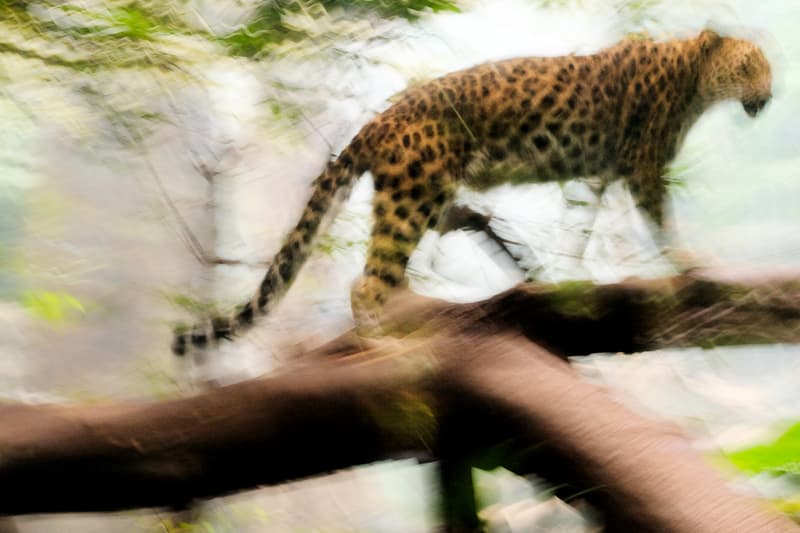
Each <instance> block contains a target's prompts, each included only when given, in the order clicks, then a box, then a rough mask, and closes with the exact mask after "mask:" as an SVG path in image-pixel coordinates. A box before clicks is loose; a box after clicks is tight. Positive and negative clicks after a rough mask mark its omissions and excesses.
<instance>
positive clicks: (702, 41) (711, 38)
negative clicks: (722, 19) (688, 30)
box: [697, 30, 722, 56]
mask: <svg viewBox="0 0 800 533" xmlns="http://www.w3.org/2000/svg"><path fill="white" fill-rule="evenodd" d="M697 42H698V43H699V45H700V53H702V54H703V55H704V56H707V55H708V54H709V53H710V52H711V51H712V50H714V49H715V48H717V47H718V46H719V45H720V44H722V37H720V35H719V33H717V32H715V31H714V30H703V32H702V33H701V34H700V36H699V37H697Z"/></svg>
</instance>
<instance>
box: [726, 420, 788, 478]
mask: <svg viewBox="0 0 800 533" xmlns="http://www.w3.org/2000/svg"><path fill="white" fill-rule="evenodd" d="M728 459H729V460H730V461H731V462H732V463H733V464H734V465H735V466H736V467H737V468H739V469H740V470H743V471H745V472H751V473H759V472H770V473H774V474H792V475H794V476H797V475H800V422H798V423H796V424H794V425H793V426H791V427H790V428H789V429H787V430H786V431H785V432H784V433H783V434H782V435H781V436H780V437H778V438H777V439H775V440H774V441H773V442H771V443H769V444H762V445H758V446H753V447H752V448H747V449H746V450H740V451H738V452H734V453H730V454H728Z"/></svg>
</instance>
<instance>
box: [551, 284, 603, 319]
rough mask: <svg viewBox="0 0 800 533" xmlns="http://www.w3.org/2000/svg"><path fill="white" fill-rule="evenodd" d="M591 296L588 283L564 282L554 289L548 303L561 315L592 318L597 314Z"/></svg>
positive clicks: (594, 302)
mask: <svg viewBox="0 0 800 533" xmlns="http://www.w3.org/2000/svg"><path fill="white" fill-rule="evenodd" d="M593 294H594V291H593V287H592V284H591V283H590V282H588V281H566V282H563V283H559V284H558V285H556V286H555V287H554V290H553V292H552V294H551V299H550V301H551V305H552V306H553V309H554V310H555V311H557V312H558V313H561V314H562V315H565V316H572V317H587V318H592V317H596V316H597V313H598V312H599V309H598V307H597V304H598V302H596V301H595V300H594V299H593V298H592V295H593Z"/></svg>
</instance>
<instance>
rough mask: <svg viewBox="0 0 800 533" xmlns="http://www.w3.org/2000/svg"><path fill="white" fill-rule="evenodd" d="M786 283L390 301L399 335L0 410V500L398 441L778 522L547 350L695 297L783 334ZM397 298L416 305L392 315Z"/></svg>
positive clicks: (633, 496)
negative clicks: (178, 394)
mask: <svg viewBox="0 0 800 533" xmlns="http://www.w3.org/2000/svg"><path fill="white" fill-rule="evenodd" d="M743 287H747V288H748V289H751V290H750V291H749V292H747V293H746V294H744V295H743V293H742V292H740V291H743V290H744V289H743ZM797 288H798V284H797V283H796V282H791V281H789V280H784V279H778V278H774V279H772V280H769V281H760V282H758V283H749V284H744V283H743V282H735V283H731V282H728V281H721V280H719V279H717V280H715V281H709V280H708V279H697V278H692V277H686V276H681V277H678V278H673V279H670V280H658V281H647V282H642V281H637V282H625V283H621V284H617V285H610V286H605V287H597V288H594V289H591V288H581V290H577V291H576V290H575V287H574V286H568V287H566V288H564V287H562V288H561V289H558V288H549V289H548V288H544V287H532V286H527V287H520V288H518V289H516V290H512V291H509V292H507V293H505V294H503V295H500V296H498V297H496V298H493V299H491V300H489V301H487V302H481V303H477V304H471V305H462V306H456V305H449V304H443V303H441V302H439V303H435V302H431V301H430V300H426V301H425V302H424V304H420V301H419V300H417V301H415V302H410V303H409V302H407V301H406V302H405V307H404V306H402V305H398V306H397V309H396V310H395V313H394V315H393V316H391V317H389V318H390V320H395V321H396V323H397V324H398V325H402V326H403V327H405V328H406V329H408V330H414V327H415V326H414V324H416V323H418V322H419V321H420V320H423V321H425V326H424V327H423V328H421V329H416V330H414V331H413V332H412V333H410V334H408V335H406V336H405V337H404V338H402V339H393V340H392V339H390V340H386V341H382V342H375V341H371V342H370V347H369V349H368V350H364V345H363V343H362V344H357V343H353V342H350V340H352V339H347V338H342V339H339V340H338V341H337V342H334V343H332V344H329V345H327V346H324V347H322V348H320V349H318V350H316V351H313V352H311V353H309V354H308V355H307V357H306V358H302V359H300V360H298V361H296V362H295V363H294V364H293V365H292V368H287V369H285V370H284V371H283V372H281V373H279V374H277V375H272V376H269V377H266V378H262V379H257V380H252V381H248V382H244V383H239V384H236V385H231V386H228V387H224V388H221V389H216V390H213V391H209V392H206V393H204V394H200V395H197V396H194V397H190V398H180V399H176V400H172V401H164V402H159V403H146V402H143V403H135V402H129V403H120V404H110V405H86V406H83V405H76V406H20V405H5V406H2V407H0V487H2V491H3V493H4V497H3V498H0V514H23V513H41V512H62V511H89V510H93V511H98V510H113V509H124V508H133V507H152V506H170V507H183V506H186V505H188V504H189V503H190V502H191V500H193V499H196V498H207V497H211V496H218V495H223V494H227V493H231V492H234V491H239V490H245V489H248V488H254V487H257V486H259V485H263V484H272V483H279V482H283V481H287V480H291V479H297V478H301V477H306V476H312V475H318V474H322V473H325V472H329V471H332V470H336V469H339V468H345V467H348V466H351V465H358V464H365V463H369V462H372V461H375V460H379V459H385V458H391V457H396V456H398V455H402V456H408V455H409V454H413V455H417V456H418V457H424V458H431V457H432V458H436V459H440V460H441V463H440V464H441V465H443V476H442V479H443V481H444V482H446V483H450V484H455V485H459V484H460V485H461V486H462V488H463V487H464V486H468V477H467V478H465V477H464V473H465V472H466V470H465V467H468V466H471V465H476V466H485V467H490V466H497V465H503V466H507V467H508V468H511V469H512V470H514V471H517V472H521V473H528V472H537V473H539V474H541V475H544V476H545V477H546V478H548V479H549V480H550V481H552V482H554V483H556V484H557V485H559V486H560V487H561V488H560V489H559V490H560V492H561V495H562V496H563V497H565V498H566V499H569V497H570V496H574V495H576V494H578V493H581V494H582V496H581V497H582V498H584V499H586V500H589V501H590V502H592V503H593V504H595V505H596V506H597V507H598V508H599V509H601V510H602V511H603V512H604V513H605V514H606V517H607V519H608V523H609V524H610V525H611V528H612V529H613V527H616V528H617V529H618V530H620V531H628V530H636V531H647V530H653V531H686V532H692V533H696V532H704V531H729V532H736V531H742V532H744V531H747V532H750V531H759V532H762V531H796V530H797V529H796V528H794V526H793V525H792V524H791V522H789V521H788V520H787V519H785V518H784V517H781V516H779V515H776V514H773V513H771V512H768V511H765V510H764V509H763V508H762V507H761V506H760V505H759V504H758V503H757V502H756V501H754V500H752V499H750V498H747V497H744V496H743V495H741V494H739V493H737V492H734V491H732V490H730V489H728V488H727V487H726V483H725V480H724V479H723V478H722V477H721V476H720V475H719V474H718V473H717V472H715V471H714V470H712V469H711V468H710V467H709V466H708V465H707V464H706V463H705V462H704V461H703V459H702V457H701V456H700V455H699V454H698V453H696V452H695V451H694V450H693V449H692V448H691V446H690V444H689V442H688V440H687V439H686V438H685V437H683V436H682V435H681V434H680V431H679V430H678V429H676V428H675V427H673V426H671V425H669V424H665V423H661V422H657V421H652V420H647V419H644V418H641V417H639V416H638V415H636V414H635V413H633V412H631V411H630V410H628V409H627V408H625V407H623V406H622V405H620V404H618V403H617V402H616V401H615V400H614V399H613V398H611V396H610V395H609V394H608V393H607V392H606V391H605V390H604V389H603V388H601V387H598V386H596V385H592V384H588V383H585V382H583V381H581V380H580V378H579V377H578V376H577V375H576V374H575V373H574V372H573V371H572V370H571V369H570V367H569V365H567V364H566V363H565V362H564V361H563V359H561V358H560V357H558V356H563V355H566V354H573V353H580V352H581V351H582V350H584V349H585V348H589V347H592V346H595V347H599V350H592V351H600V350H603V351H605V350H608V351H622V350H624V349H631V348H633V349H639V348H641V347H645V346H651V345H656V344H657V343H658V341H659V339H662V338H665V334H664V333H663V331H664V328H665V327H666V325H670V326H671V325H672V324H674V323H675V321H674V320H673V319H675V318H676V317H683V316H686V317H687V318H686V320H687V321H689V322H687V323H691V324H693V325H695V326H696V325H697V324H698V323H700V322H702V321H703V319H698V318H697V313H698V312H699V310H700V309H702V308H706V307H709V306H712V307H713V306H715V305H722V306H730V307H731V308H733V310H732V311H730V312H728V313H727V314H725V315H723V316H720V313H712V314H714V315H715V316H716V318H717V322H716V325H714V326H713V328H712V326H711V324H710V322H709V326H708V327H709V328H712V329H714V328H716V329H717V330H719V331H724V329H725V328H726V327H728V326H727V325H726V324H728V322H727V321H729V320H732V322H730V323H731V324H740V319H741V318H743V317H745V316H749V317H750V319H751V320H752V319H754V318H756V319H758V320H759V321H761V322H764V323H767V322H769V321H770V320H773V319H775V317H776V316H780V317H781V321H782V324H781V326H780V327H777V326H776V327H775V328H774V331H775V332H777V333H778V334H781V335H784V337H781V339H782V340H785V339H792V338H793V339H796V335H797V331H798V327H797V324H798V321H799V320H800V315H798V313H797V312H796V305H797V300H796V299H792V298H789V297H788V295H790V294H795V293H792V292H791V291H796V290H797ZM779 289H780V290H779ZM756 293H758V294H759V297H758V298H756V297H754V296H753V295H754V294H756ZM770 295H772V296H770ZM778 295H781V296H780V297H779V296H778ZM576 302H582V303H583V305H584V306H583V307H581V306H577V307H576V305H575V304H576ZM415 305H416V306H417V309H419V305H423V307H424V309H426V311H425V312H415V313H412V314H410V315H409V314H406V313H407V311H408V310H409V309H410V308H411V309H413V308H414V306H415ZM401 307H404V310H402V309H400V308H401ZM401 316H405V317H406V321H405V323H403V321H401V320H400V317H401ZM409 316H411V317H413V318H414V320H413V321H411V322H410V321H409V320H408V317H409ZM659 316H660V317H662V318H661V319H656V318H653V317H659ZM734 316H737V317H738V318H736V319H735V320H733V319H732V318H731V317H734ZM664 317H666V318H664ZM688 317H692V318H691V319H690V318H688ZM662 320H663V321H668V320H671V322H661V321H662ZM720 321H721V322H722V324H720ZM412 322H413V323H412ZM417 325H418V324H417ZM519 330H522V331H524V334H525V336H527V337H528V339H531V338H535V339H537V340H539V341H540V343H541V344H534V343H531V342H530V341H529V340H528V339H525V338H523V337H522V336H520V335H519V334H518V333H517V331H519ZM579 332H580V333H582V335H581V337H580V338H579V339H576V338H575V337H577V336H578V333H579ZM693 335H694V334H692V335H689V336H687V335H685V336H683V337H682V338H681V342H683V341H685V340H686V339H689V338H693ZM736 338H739V337H736V336H734V335H727V336H725V339H732V340H735V339H736ZM359 342H362V341H359ZM542 346H548V347H549V348H550V350H555V351H557V353H558V356H556V355H554V354H553V353H551V352H550V351H548V349H545V348H543V347H542ZM323 355H324V356H326V357H321V356H323ZM465 484H466V485H465ZM445 488H446V489H448V487H447V486H446V487H445ZM448 490H449V489H448ZM460 494H461V495H460V496H459V497H461V498H466V499H467V500H469V498H471V497H472V496H471V493H470V491H463V490H461V491H460ZM446 501H447V498H446ZM457 503H458V502H457V501H456V502H454V501H453V500H450V504H451V505H449V507H448V506H446V509H449V511H448V514H449V516H447V519H448V521H449V523H450V524H451V527H453V528H454V529H455V526H453V524H459V523H461V524H471V525H470V527H472V526H475V522H474V520H473V521H472V522H471V521H470V518H469V516H467V517H466V518H464V519H463V520H459V512H460V511H459V509H461V508H463V509H466V510H467V514H468V513H470V512H473V513H474V509H472V508H471V507H470V505H469V504H470V503H471V502H469V501H467V502H466V503H467V504H466V505H463V506H459V505H457ZM473 505H474V503H473ZM461 518H463V516H462V517H461ZM462 530H463V529H462Z"/></svg>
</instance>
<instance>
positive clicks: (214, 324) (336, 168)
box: [172, 137, 366, 355]
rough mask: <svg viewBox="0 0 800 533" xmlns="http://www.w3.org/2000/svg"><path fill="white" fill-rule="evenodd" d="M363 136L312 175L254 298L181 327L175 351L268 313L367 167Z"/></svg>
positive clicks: (238, 329) (199, 345)
mask: <svg viewBox="0 0 800 533" xmlns="http://www.w3.org/2000/svg"><path fill="white" fill-rule="evenodd" d="M358 144H359V140H358V137H356V139H354V140H353V141H352V142H351V143H350V144H349V145H348V146H347V148H345V149H344V150H343V151H342V153H341V154H340V155H339V157H337V158H336V159H335V160H333V161H331V162H330V163H328V165H327V166H326V167H325V170H324V171H323V172H322V174H320V175H319V177H317V179H316V180H314V183H313V185H312V193H311V198H310V199H309V201H308V203H307V204H306V207H305V210H304V211H303V214H302V216H301V217H300V221H299V222H298V223H297V226H295V228H294V230H293V231H292V232H291V233H289V235H288V237H287V238H286V240H285V242H284V243H283V246H281V249H280V251H279V252H278V254H277V255H276V256H275V258H274V260H273V261H272V264H271V265H270V267H269V269H268V270H267V273H266V275H265V276H264V279H263V280H262V281H261V285H260V286H259V288H258V290H257V291H256V293H255V294H254V295H253V296H252V298H250V301H248V302H247V303H245V304H243V305H241V306H239V308H238V309H237V311H236V312H235V313H233V314H232V315H231V316H216V317H212V318H210V319H208V320H206V321H204V322H203V323H199V324H197V325H195V326H194V327H192V328H185V327H183V328H180V327H179V328H177V329H176V330H175V335H174V337H173V341H172V352H173V353H174V354H175V355H183V354H185V353H186V352H187V350H188V349H189V348H190V347H192V348H195V349H204V348H206V347H208V346H209V345H211V344H214V343H216V342H218V341H219V339H231V338H232V337H234V336H235V335H237V334H239V333H242V332H243V331H246V330H247V329H249V328H250V327H251V326H252V325H253V323H254V322H255V320H256V318H257V317H258V316H260V315H266V314H267V313H269V311H270V310H271V309H272V308H273V307H274V306H275V305H276V304H277V303H278V301H279V300H280V299H281V297H282V296H283V295H284V294H285V292H286V291H287V290H288V289H289V287H290V286H291V284H292V282H293V281H294V278H295V277H296V276H297V273H298V272H299V270H300V267H302V266H303V263H304V262H305V260H306V259H307V258H308V256H309V254H310V252H311V249H312V246H313V242H314V238H315V237H316V236H317V235H318V234H319V233H320V232H321V231H322V229H323V226H324V225H326V223H329V222H330V221H331V220H332V219H333V215H334V214H335V213H336V212H337V211H338V208H339V207H341V205H342V204H343V203H344V201H345V200H346V199H347V197H348V196H349V195H350V191H351V190H352V188H353V182H354V181H355V179H356V178H357V177H358V176H359V175H360V174H361V173H363V172H364V171H365V170H366V169H364V168H361V167H360V165H359V164H358V161H357V160H356V154H357V151H358Z"/></svg>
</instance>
